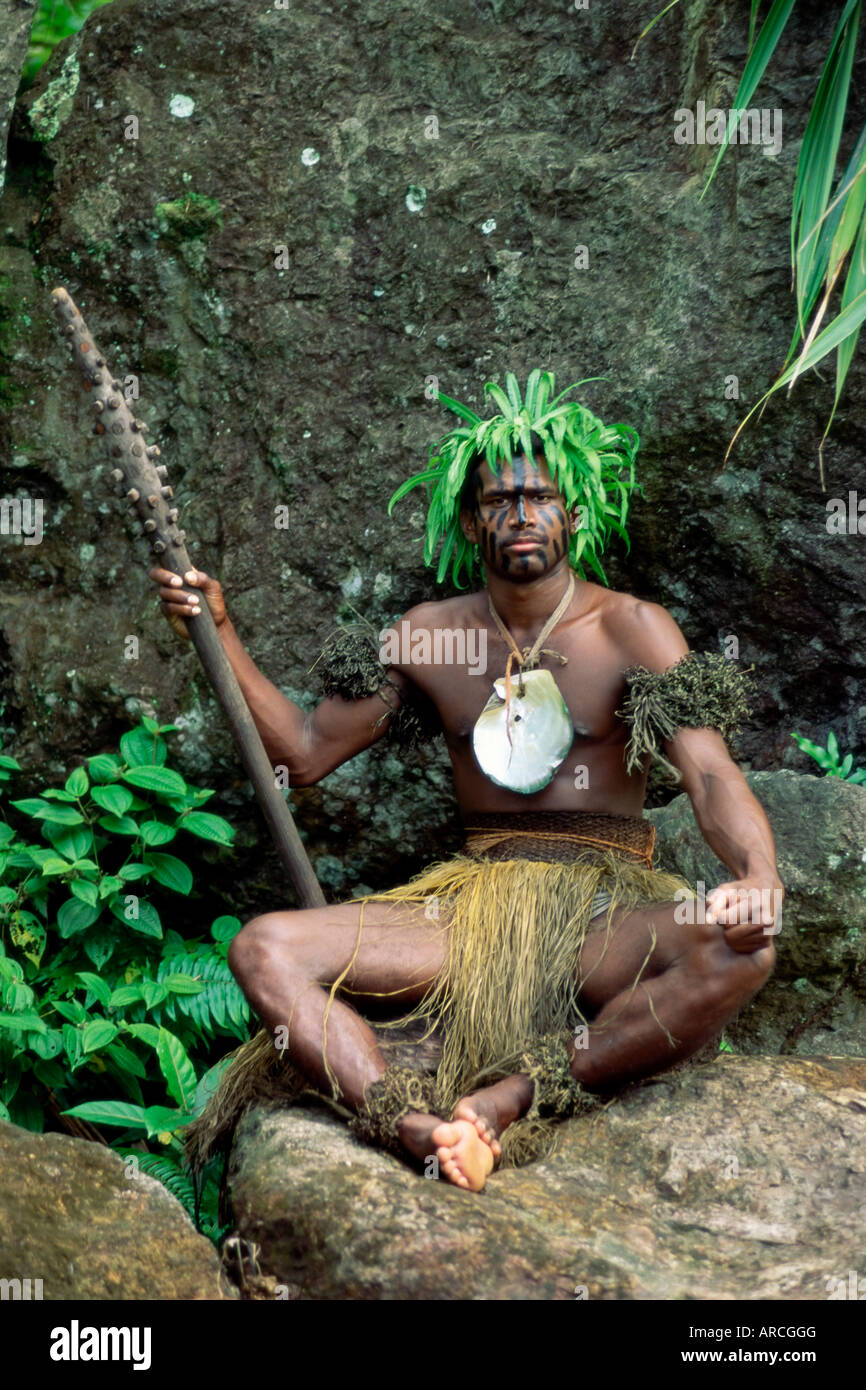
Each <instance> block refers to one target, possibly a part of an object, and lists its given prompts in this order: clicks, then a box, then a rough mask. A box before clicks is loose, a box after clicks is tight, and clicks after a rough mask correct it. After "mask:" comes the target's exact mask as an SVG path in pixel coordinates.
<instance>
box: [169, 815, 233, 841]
mask: <svg viewBox="0 0 866 1390" xmlns="http://www.w3.org/2000/svg"><path fill="white" fill-rule="evenodd" d="M178 824H179V827H180V828H181V829H183V830H190V831H191V832H192V834H193V835H198V836H199V838H200V839H202V840H212V841H214V843H216V844H220V845H230V844H231V843H232V841H233V840H234V836H235V830H234V826H232V825H229V822H228V821H227V820H223V818H222V816H215V815H214V814H213V813H212V812H211V811H187V813H186V815H185V816H183V817H182V818H181V820H180V821H179V822H178Z"/></svg>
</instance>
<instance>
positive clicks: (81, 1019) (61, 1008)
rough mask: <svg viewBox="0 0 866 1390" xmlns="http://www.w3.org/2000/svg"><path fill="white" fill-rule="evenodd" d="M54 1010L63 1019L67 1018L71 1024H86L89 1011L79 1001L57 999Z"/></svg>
mask: <svg viewBox="0 0 866 1390" xmlns="http://www.w3.org/2000/svg"><path fill="white" fill-rule="evenodd" d="M54 1008H55V1009H56V1011H57V1013H59V1014H60V1017H61V1018H66V1019H68V1020H69V1022H70V1023H86V1022H87V1010H86V1009H85V1007H84V1005H83V1004H82V1003H81V1001H80V1000H78V999H55V1000H54Z"/></svg>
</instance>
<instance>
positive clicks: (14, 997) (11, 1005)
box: [3, 980, 33, 1014]
mask: <svg viewBox="0 0 866 1390" xmlns="http://www.w3.org/2000/svg"><path fill="white" fill-rule="evenodd" d="M3 1003H4V1004H5V1005H6V1007H7V1009H11V1010H12V1012H13V1013H16V1014H17V1013H21V1012H22V1010H24V1009H29V1008H30V1006H31V1005H32V1003H33V990H32V989H31V988H30V986H29V985H25V984H24V982H23V980H7V981H6V983H5V984H4V986H3Z"/></svg>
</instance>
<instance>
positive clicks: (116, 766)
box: [87, 753, 123, 796]
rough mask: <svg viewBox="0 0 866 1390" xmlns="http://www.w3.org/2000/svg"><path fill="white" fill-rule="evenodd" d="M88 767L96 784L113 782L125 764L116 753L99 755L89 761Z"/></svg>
mask: <svg viewBox="0 0 866 1390" xmlns="http://www.w3.org/2000/svg"><path fill="white" fill-rule="evenodd" d="M87 766H88V767H89V769H90V775H91V777H92V778H93V780H94V782H112V781H113V780H114V778H115V777H117V776H118V775H119V773H120V769H121V767H122V766H123V764H122V763H121V760H120V758H118V757H117V755H116V754H114V753H97V755H96V757H95V758H88V759H87ZM92 795H93V793H92V792H91V796H92Z"/></svg>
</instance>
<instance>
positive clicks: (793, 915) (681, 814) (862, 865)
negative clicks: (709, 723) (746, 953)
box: [648, 771, 866, 1056]
mask: <svg viewBox="0 0 866 1390" xmlns="http://www.w3.org/2000/svg"><path fill="white" fill-rule="evenodd" d="M747 781H748V783H749V787H750V788H751V790H752V792H753V793H754V795H755V796H756V797H757V799H758V801H759V802H760V803H761V805H762V806H763V808H764V810H765V812H766V815H767V819H768V820H769V822H770V826H771V829H772V832H773V839H774V840H775V844H776V854H777V857H778V865H779V877H780V878H781V880H782V883H783V884H784V886H785V892H786V897H785V899H784V902H783V906H782V912H781V919H780V921H781V930H780V931H778V933H777V934H776V936H775V937H774V944H775V947H776V966H775V969H774V971H773V974H772V975H771V976H770V979H769V980H768V981H767V983H766V984H765V985H764V986H763V988H762V989H761V990H760V991H759V993H758V994H757V995H756V997H755V998H754V1000H753V1001H752V1003H751V1004H750V1005H749V1006H748V1008H746V1009H744V1010H743V1011H742V1013H741V1014H740V1015H739V1017H738V1018H736V1019H735V1020H734V1021H733V1022H732V1023H730V1024H728V1025H727V1027H726V1028H725V1035H726V1037H727V1038H728V1039H729V1040H730V1042H731V1044H732V1046H733V1048H734V1050H735V1051H736V1052H749V1053H757V1052H763V1053H766V1052H784V1053H789V1052H791V1053H797V1054H798V1055H800V1056H807V1055H809V1054H810V1053H814V1052H829V1053H834V1054H846V1055H853V1056H857V1055H861V1054H862V1053H863V1051H864V1047H866V788H864V787H858V786H854V785H853V784H852V783H850V782H845V781H843V780H842V779H841V778H839V777H813V776H809V775H807V774H804V773H797V772H787V771H786V772H755V773H748V774H747ZM648 818H649V819H650V820H651V821H652V822H653V823H654V825H655V827H656V834H657V839H656V852H655V859H656V863H657V865H658V866H659V868H662V869H667V870H670V871H671V872H675V873H680V874H682V875H683V877H684V878H686V879H688V881H689V882H690V883H691V884H694V885H697V884H699V883H703V884H704V885H705V891H706V892H709V891H710V889H711V888H715V887H717V886H718V885H719V884H720V883H728V882H730V881H731V880H732V879H733V877H734V876H733V874H732V872H731V870H730V869H728V868H726V867H725V865H724V864H722V863H721V861H720V860H719V859H717V858H716V856H715V855H714V854H713V852H712V850H711V849H710V847H709V845H708V844H707V843H706V841H705V840H704V838H703V836H702V835H701V833H700V830H699V829H698V826H697V824H696V822H695V817H694V812H693V810H692V806H691V802H690V801H689V798H688V797H687V796H685V795H682V796H678V797H676V799H675V800H674V801H672V802H670V804H669V805H667V806H664V807H661V808H659V809H657V810H652V811H650V812H649V813H648Z"/></svg>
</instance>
